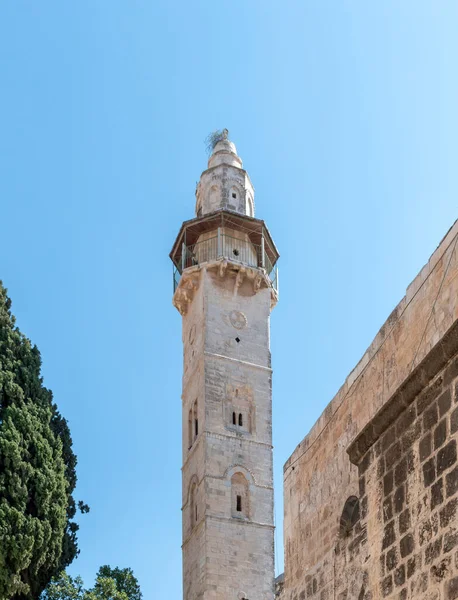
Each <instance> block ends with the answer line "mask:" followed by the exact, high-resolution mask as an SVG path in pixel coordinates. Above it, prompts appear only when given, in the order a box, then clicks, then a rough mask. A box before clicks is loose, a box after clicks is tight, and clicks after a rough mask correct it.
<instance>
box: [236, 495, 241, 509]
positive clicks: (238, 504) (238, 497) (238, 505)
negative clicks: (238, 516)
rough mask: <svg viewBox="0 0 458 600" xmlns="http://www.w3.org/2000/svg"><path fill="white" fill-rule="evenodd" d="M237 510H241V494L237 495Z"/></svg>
mask: <svg viewBox="0 0 458 600" xmlns="http://www.w3.org/2000/svg"><path fill="white" fill-rule="evenodd" d="M237 512H242V496H237Z"/></svg>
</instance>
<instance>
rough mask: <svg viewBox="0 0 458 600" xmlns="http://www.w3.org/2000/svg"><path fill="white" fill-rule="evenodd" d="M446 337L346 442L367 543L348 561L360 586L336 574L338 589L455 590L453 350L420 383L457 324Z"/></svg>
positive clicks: (457, 370)
mask: <svg viewBox="0 0 458 600" xmlns="http://www.w3.org/2000/svg"><path fill="white" fill-rule="evenodd" d="M443 342H444V347H443V348H441V347H440V345H438V346H437V347H436V348H435V349H433V350H432V351H431V353H430V355H429V356H428V357H427V358H426V361H424V363H423V364H422V365H420V368H419V369H417V370H416V372H415V373H414V374H413V375H412V377H411V378H410V380H409V381H408V383H407V385H405V386H403V388H402V389H401V390H400V391H399V392H398V393H397V394H396V395H395V396H394V397H393V398H392V399H391V400H390V402H389V403H388V404H387V406H386V408H384V410H382V411H381V412H380V413H379V414H377V415H376V416H375V418H374V419H373V421H372V422H371V423H370V424H369V425H368V426H367V427H366V428H365V430H363V432H362V433H361V434H360V436H358V438H357V439H356V441H355V442H354V443H353V444H352V446H351V448H350V457H351V458H352V460H355V461H357V462H358V467H359V490H360V499H359V501H360V512H361V519H360V521H359V522H358V524H357V527H358V530H359V531H360V532H361V533H362V535H361V542H362V545H363V547H364V548H363V551H362V552H361V553H360V554H359V555H358V556H354V557H353V558H354V560H353V564H354V569H355V571H356V572H358V573H359V574H360V580H361V587H360V588H359V589H357V590H355V591H357V592H358V593H359V596H358V595H354V596H353V595H351V594H348V591H349V587H348V585H346V584H347V582H346V581H343V580H337V581H336V589H337V592H338V595H337V597H342V598H344V597H348V598H352V597H354V598H357V597H360V598H367V599H369V598H400V599H402V600H408V599H410V598H412V599H414V598H415V599H417V598H418V599H421V600H439V599H442V598H443V599H444V600H454V599H456V598H458V512H457V507H458V460H457V439H458V354H455V356H454V357H453V358H452V359H451V360H449V361H448V363H447V364H446V365H445V366H444V367H443V368H441V369H439V372H438V373H437V375H436V376H435V377H434V378H433V379H432V381H431V382H430V383H429V384H426V385H425V382H426V381H427V380H428V379H429V378H430V377H431V376H432V375H433V373H434V371H435V370H436V368H437V367H439V366H440V364H441V362H444V360H445V356H444V353H445V352H447V351H448V352H450V349H451V348H452V347H454V348H455V350H458V324H457V325H455V326H454V327H453V328H452V330H451V331H450V332H449V333H448V334H447V336H446V338H444V340H443ZM445 344H446V345H447V350H445ZM421 388H423V389H422V390H421V391H420V393H416V392H417V391H418V389H421ZM374 440H376V441H375V442H374ZM355 529H356V527H355ZM346 594H347V595H346Z"/></svg>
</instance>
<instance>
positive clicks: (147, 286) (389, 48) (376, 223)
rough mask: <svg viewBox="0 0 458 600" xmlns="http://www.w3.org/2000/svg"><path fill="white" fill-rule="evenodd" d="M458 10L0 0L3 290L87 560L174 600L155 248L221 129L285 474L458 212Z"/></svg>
mask: <svg viewBox="0 0 458 600" xmlns="http://www.w3.org/2000/svg"><path fill="white" fill-rule="evenodd" d="M457 26H458V4H457V3H456V1H455V0H451V1H449V2H446V1H440V0H438V1H434V2H433V1H428V2H426V1H423V0H411V1H407V0H406V1H403V2H399V1H398V0H386V1H383V2H367V1H364V2H363V1H357V0H355V1H349V0H338V1H328V0H319V1H313V2H312V1H309V0H298V1H294V2H293V1H285V2H271V1H266V0H233V1H231V2H201V1H199V0H197V1H195V2H184V1H183V2H179V3H177V2H171V1H170V2H166V1H165V0H155V1H154V0H124V1H121V0H78V1H77V2H68V1H67V2H62V1H61V0H55V1H50V0H40V1H32V0H29V1H23V0H2V2H1V4H0V86H1V87H0V89H1V94H0V198H1V242H2V243H1V246H2V250H1V253H0V267H1V268H0V277H1V278H2V279H3V281H4V283H5V285H6V286H7V287H8V288H9V292H10V295H11V297H12V299H13V310H14V312H15V314H16V316H17V318H18V324H19V326H20V327H21V329H22V330H23V331H24V332H25V333H26V334H27V335H28V336H29V337H30V338H31V339H32V340H33V341H34V342H35V343H36V344H37V345H38V346H39V348H40V350H41V352H42V356H43V361H44V366H43V371H44V377H45V383H46V385H47V386H49V387H50V388H52V390H53V391H54V394H55V398H56V400H57V402H58V404H59V407H60V409H61V411H62V412H63V414H64V415H65V416H66V417H67V418H68V419H69V422H70V426H71V430H72V434H73V438H74V446H75V450H76V452H77V454H78V458H79V464H78V477H79V484H78V491H77V492H78V493H77V496H78V498H82V499H84V500H85V501H86V502H88V503H89V504H90V505H91V507H92V510H91V513H90V514H89V515H87V516H83V517H81V518H80V523H81V530H80V535H79V539H80V547H81V555H80V557H79V558H78V560H77V561H75V563H74V564H73V565H72V567H71V572H72V573H74V574H76V573H80V574H81V575H82V576H83V578H84V579H85V580H86V582H87V583H88V584H90V583H91V582H92V580H93V577H94V575H95V572H96V570H97V568H98V567H99V566H100V565H101V564H104V563H109V564H111V565H113V566H114V565H119V566H131V567H132V568H133V569H134V571H135V573H136V574H137V576H138V578H139V580H140V583H141V585H142V588H143V591H144V596H145V600H152V599H153V598H170V599H177V600H178V599H179V598H180V597H181V549H180V544H181V512H180V503H181V492H180V487H181V475H180V466H181V464H180V463H181V449H180V446H181V416H180V411H181V400H180V394H181V389H180V388H181V368H182V349H181V329H180V327H181V322H180V321H181V320H180V316H179V314H178V313H177V311H176V310H175V309H174V308H173V307H172V304H171V297H172V268H171V265H170V262H169V259H168V253H169V250H170V248H171V245H172V242H173V241H174V238H175V235H176V233H177V231H178V228H179V226H180V224H181V222H182V221H183V220H185V219H189V218H191V217H192V216H193V207H194V188H195V182H196V181H197V179H198V178H199V176H200V173H201V171H202V170H203V169H204V168H205V165H206V155H205V147H204V143H203V140H204V139H205V137H206V135H207V134H208V133H209V132H210V131H212V130H214V129H217V128H218V129H219V128H223V127H227V128H228V129H229V130H230V132H231V137H232V139H233V140H234V141H235V143H236V144H237V147H238V149H239V153H240V155H241V156H242V158H243V160H244V165H245V167H246V168H247V170H248V171H249V173H250V176H251V178H252V181H253V182H254V185H255V187H256V207H257V216H258V217H260V218H263V219H265V220H266V222H267V224H268V225H269V227H270V229H271V232H272V235H273V237H274V239H275V242H276V244H277V246H278V248H279V250H280V252H281V255H282V258H281V262H280V268H281V273H280V274H281V301H280V303H279V305H278V306H277V308H276V309H275V311H274V313H273V315H272V320H271V324H272V354H273V366H274V370H275V375H274V444H275V459H274V460H275V484H276V518H277V526H278V531H277V543H278V547H277V556H278V559H279V565H278V569H279V570H281V569H282V562H283V559H282V556H283V550H282V546H281V543H282V513H283V508H282V466H283V463H284V462H285V460H286V459H287V458H288V456H289V455H290V454H291V452H292V451H293V449H294V447H295V446H296V444H297V443H298V442H299V441H300V440H301V439H302V438H303V436H304V435H305V434H306V433H307V431H308V430H309V428H310V427H311V425H312V424H313V423H314V421H315V420H316V418H317V417H318V416H319V414H320V413H321V411H322V410H323V408H324V407H325V406H326V404H327V403H328V402H329V400H330V399H331V398H332V396H333V395H334V394H335V392H336V391H337V389H338V388H339V386H340V385H341V383H342V382H343V380H344V379H345V377H346V375H347V374H348V373H349V371H350V370H351V369H352V368H353V366H354V365H355V364H356V363H357V361H358V360H359V358H360V357H361V355H362V354H363V352H364V350H365V349H366V347H367V346H368V344H369V343H370V342H371V340H372V338H373V337H374V335H375V334H376V332H377V331H378V329H379V327H380V326H381V325H382V323H383V322H384V321H385V319H386V318H387V316H388V314H389V313H390V312H391V310H392V309H393V307H394V306H395V305H396V304H397V302H398V301H399V300H400V299H401V297H402V296H403V294H404V291H405V288H406V286H407V284H408V283H409V282H410V281H411V280H412V279H413V278H414V276H415V275H416V273H417V272H418V271H419V269H420V268H421V266H422V265H423V263H424V262H425V261H426V260H427V259H428V257H429V255H430V254H431V253H432V251H433V250H434V248H435V247H436V245H437V244H438V243H439V241H440V239H441V238H442V236H443V235H444V234H445V232H446V231H447V229H448V228H449V226H450V225H451V224H452V222H453V221H454V219H455V218H456V216H457V212H458V211H457V206H458V201H457V198H458V168H457V155H458V152H457V150H458V110H457V107H458V71H457V63H458V36H457V33H456V32H457Z"/></svg>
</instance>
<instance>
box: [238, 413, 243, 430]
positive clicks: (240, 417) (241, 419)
mask: <svg viewBox="0 0 458 600" xmlns="http://www.w3.org/2000/svg"><path fill="white" fill-rule="evenodd" d="M239 425H240V427H242V426H243V417H242V413H239Z"/></svg>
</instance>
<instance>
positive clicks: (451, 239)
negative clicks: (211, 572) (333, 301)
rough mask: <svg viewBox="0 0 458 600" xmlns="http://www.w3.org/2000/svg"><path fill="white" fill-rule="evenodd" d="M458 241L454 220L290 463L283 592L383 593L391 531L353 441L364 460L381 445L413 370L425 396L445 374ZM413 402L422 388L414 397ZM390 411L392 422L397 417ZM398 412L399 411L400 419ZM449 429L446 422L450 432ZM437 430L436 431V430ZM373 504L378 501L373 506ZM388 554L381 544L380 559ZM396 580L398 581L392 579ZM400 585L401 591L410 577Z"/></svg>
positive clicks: (456, 306)
mask: <svg viewBox="0 0 458 600" xmlns="http://www.w3.org/2000/svg"><path fill="white" fill-rule="evenodd" d="M457 240H458V223H455V224H454V226H453V227H452V228H451V230H450V231H449V232H448V234H447V235H446V236H445V238H444V239H443V240H442V242H441V244H440V245H439V247H438V248H437V250H436V251H435V252H434V254H433V255H432V257H431V259H430V260H429V262H428V263H427V264H426V265H425V267H424V268H423V269H422V271H421V272H420V274H419V275H418V276H417V277H416V279H415V280H414V281H413V282H412V284H411V285H410V286H409V287H408V289H407V293H406V296H405V297H404V298H403V299H402V301H401V302H400V303H399V305H398V306H397V307H396V308H395V310H394V311H393V312H392V314H391V315H390V317H389V318H388V320H387V322H386V323H385V325H384V326H383V327H382V329H381V330H380V331H379V333H378V334H377V336H376V338H375V339H374V342H373V343H372V344H371V346H370V347H369V349H368V350H367V352H366V353H365V354H364V356H363V358H362V359H361V361H360V362H359V364H358V365H357V367H356V368H355V369H354V370H353V372H352V373H351V374H350V375H349V376H348V378H347V380H346V381H345V383H344V385H343V386H342V388H341V389H340V390H339V392H338V393H337V395H336V396H335V398H334V399H333V400H332V401H331V403H330V404H329V405H328V406H327V408H326V409H325V411H324V412H323V414H322V415H321V417H320V418H319V419H318V421H317V422H316V424H315V425H314V427H313V428H312V430H311V431H310V433H309V434H308V435H307V436H306V437H305V438H304V440H303V441H302V442H301V443H300V444H299V445H298V446H297V448H296V450H295V451H294V452H293V454H292V455H291V457H290V458H289V460H288V461H287V462H286V464H285V467H284V509H285V518H284V541H285V583H284V587H283V591H282V592H281V598H282V600H283V599H288V600H289V599H291V600H305V598H320V600H331V599H332V600H335V599H337V598H340V600H344V599H345V598H360V600H364V599H365V598H366V600H367V599H368V598H381V597H383V596H382V595H381V594H382V592H381V590H379V582H378V580H377V577H378V576H379V572H378V571H377V569H378V567H379V565H378V563H377V568H376V567H375V566H374V564H375V563H374V556H373V553H375V552H376V550H377V547H378V546H377V543H378V541H377V540H379V537H380V536H382V537H383V533H380V532H378V533H377V531H378V530H377V523H376V521H377V514H378V513H377V510H378V509H377V507H376V506H375V504H376V501H375V496H370V498H371V500H369V494H365V490H364V489H360V485H363V483H366V482H365V480H363V479H361V478H360V477H359V473H358V467H357V466H356V465H355V464H352V462H351V461H350V459H349V457H348V454H347V449H348V448H349V447H350V445H352V442H354V440H355V439H356V440H357V442H358V443H357V444H356V445H355V444H353V445H352V449H353V460H354V462H355V463H358V462H359V461H360V460H363V456H365V454H364V453H363V449H364V452H366V453H367V452H370V450H369V448H371V447H372V446H373V445H375V444H377V442H378V437H379V436H380V433H381V432H380V425H379V426H378V428H376V429H374V426H373V423H374V422H375V421H374V418H375V417H376V416H378V415H380V414H383V411H384V410H385V411H389V410H390V407H391V408H392V407H393V406H394V405H395V403H394V404H393V402H394V401H393V398H395V397H396V395H397V394H399V393H400V391H402V394H404V395H406V394H407V392H406V390H408V388H407V387H405V386H408V384H409V383H408V382H411V381H412V377H414V375H415V373H417V372H420V373H421V375H420V379H418V380H417V383H416V385H417V386H418V385H420V388H419V389H418V388H417V387H415V386H413V388H411V389H410V391H409V394H410V395H411V396H412V389H413V390H414V391H415V392H416V393H417V394H419V393H420V392H421V391H422V390H423V388H426V386H428V385H429V381H430V379H431V377H436V376H437V373H438V370H439V366H438V365H440V368H444V367H445V365H444V360H445V358H444V357H446V358H447V360H450V359H451V355H450V354H449V350H450V348H449V347H446V346H445V345H444V344H445V341H444V340H446V339H448V338H447V336H446V334H447V332H450V331H452V330H453V327H454V325H455V324H456V322H457V320H458V256H457ZM432 351H435V352H436V354H435V355H436V356H439V357H440V360H438V359H437V358H436V359H435V361H436V362H434V361H433V362H432V363H431V365H432V367H431V369H432V371H434V372H433V373H432V372H430V371H428V373H429V375H428V377H429V379H425V373H426V371H421V370H420V371H418V370H419V369H420V367H421V365H423V367H424V365H425V361H426V363H427V361H428V357H429V359H430V360H431V356H433V355H434V352H432ZM447 353H448V354H447ZM441 361H442V362H441ZM423 367H421V368H423ZM410 385H412V384H410ZM414 400H415V395H414V396H412V397H411V402H413V401H414ZM399 402H400V404H399V406H400V407H404V405H403V404H402V402H403V400H400V401H399ZM399 406H398V409H397V410H399ZM438 410H439V409H438ZM386 414H387V413H386ZM386 414H385V420H384V422H385V426H386V423H387V422H388V421H389V420H387V418H386ZM398 416H399V413H397V414H396V418H397V417H398ZM444 416H445V414H444ZM444 416H443V417H444ZM417 427H419V426H418V425H417ZM448 427H450V424H449V425H448ZM443 428H444V425H443V424H441V429H440V430H438V431H439V432H438V433H437V436H440V435H443ZM450 431H451V430H446V436H447V439H448V438H449V437H450V435H451V434H450ZM426 434H427V432H426V431H425V432H424V435H426ZM431 435H432V436H433V437H434V432H432V433H431ZM432 439H433V438H432ZM412 443H414V442H412ZM424 443H425V444H426V442H424ZM433 443H434V442H433ZM374 447H375V446H374ZM393 448H395V449H398V450H399V452H400V455H399V460H402V459H403V458H405V459H406V464H407V466H408V467H409V469H413V472H415V473H417V475H415V476H416V477H418V478H419V475H418V473H419V472H420V471H419V470H418V468H417V466H415V465H413V464H412V463H411V462H408V460H411V457H410V458H409V456H410V454H409V452H408V450H407V449H406V446H405V443H404V446H402V444H401V446H398V445H397V444H396V442H394V445H393ZM438 451H440V449H438ZM391 452H392V453H395V450H394V449H393V450H391ZM365 460H366V459H365ZM403 464H404V463H403ZM367 468H368V469H369V466H368V467H367ZM412 476H413V475H412ZM374 477H375V476H374V475H372V479H371V482H374V481H375V479H374ZM435 483H436V482H433V483H432V484H431V486H432V485H435ZM371 485H374V486H376V484H375V483H372V484H371ZM443 485H446V483H444V484H443ZM438 486H440V484H438ZM397 487H399V486H397ZM374 489H375V488H374ZM435 489H436V488H435ZM444 490H445V488H444ZM399 493H401V492H399ZM374 494H375V491H373V495H374ZM393 494H394V492H393ZM444 494H445V492H444ZM364 497H365V498H366V499H364ZM444 497H445V496H444ZM353 498H356V499H359V500H360V503H359V509H360V519H359V520H358V522H357V523H354V524H353V525H352V527H350V528H349V527H348V526H347V525H348V524H347V525H345V523H343V522H341V519H343V520H344V521H345V519H344V515H345V513H346V510H347V508H348V506H349V505H351V499H353ZM393 501H394V496H393V498H392V502H393ZM349 502H350V504H349ZM368 502H372V503H373V505H372V506H370V507H368V506H367V505H366V503H368ZM404 502H405V500H404ZM404 510H405V508H404ZM353 516H354V515H353ZM393 518H394V517H393ZM367 519H369V521H367ZM369 525H370V526H369ZM396 526H397V527H399V526H398V525H396ZM380 530H381V531H382V530H383V527H380ZM342 532H345V534H344V535H343V533H342ZM444 535H445V534H444ZM377 536H378V537H377ZM380 539H381V538H380ZM408 539H409V538H408ZM374 544H375V546H374ZM369 549H370V550H369ZM369 556H370V557H371V558H369ZM380 556H381V551H380V552H379V556H378V559H379V558H380ZM378 559H377V560H378ZM385 560H386V557H385ZM399 564H401V563H399ZM368 565H371V566H370V568H369V566H368ZM363 567H364V568H363ZM395 568H398V567H395ZM405 568H407V566H405ZM385 577H386V575H385ZM393 585H394V588H396V585H395V583H394V577H393ZM406 587H407V586H406ZM394 588H393V589H394ZM396 589H399V590H401V589H402V585H399V586H398V587H397V588H396ZM393 593H394V592H393ZM403 593H404V594H405V593H407V592H403ZM339 594H341V596H339ZM361 594H362V595H361ZM405 597H408V596H405ZM410 597H420V596H410ZM450 597H452V596H450Z"/></svg>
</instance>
